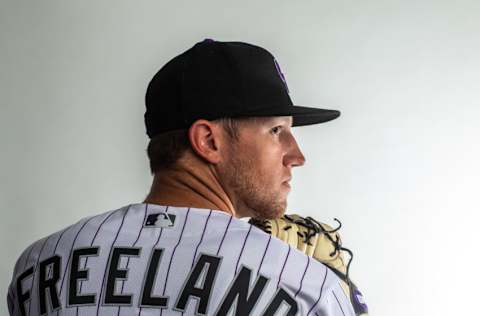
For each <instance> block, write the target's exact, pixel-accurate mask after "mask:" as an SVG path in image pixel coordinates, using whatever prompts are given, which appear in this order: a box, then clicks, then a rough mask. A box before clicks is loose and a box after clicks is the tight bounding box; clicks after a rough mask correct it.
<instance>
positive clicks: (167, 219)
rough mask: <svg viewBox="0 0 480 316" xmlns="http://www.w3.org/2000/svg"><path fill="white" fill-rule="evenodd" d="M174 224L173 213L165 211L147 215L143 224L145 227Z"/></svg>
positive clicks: (165, 226)
mask: <svg viewBox="0 0 480 316" xmlns="http://www.w3.org/2000/svg"><path fill="white" fill-rule="evenodd" d="M174 224H175V215H173V214H167V213H155V214H150V215H148V216H147V219H146V220H145V223H144V224H143V226H145V227H160V228H168V227H173V225H174Z"/></svg>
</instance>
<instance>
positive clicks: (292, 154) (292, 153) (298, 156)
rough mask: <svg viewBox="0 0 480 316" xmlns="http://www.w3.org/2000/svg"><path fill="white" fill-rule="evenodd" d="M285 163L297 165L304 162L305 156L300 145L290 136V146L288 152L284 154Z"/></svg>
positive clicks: (292, 165) (301, 164)
mask: <svg viewBox="0 0 480 316" xmlns="http://www.w3.org/2000/svg"><path fill="white" fill-rule="evenodd" d="M284 159H285V161H284V163H285V165H286V166H291V167H299V166H303V165H304V164H305V156H304V155H303V153H302V151H301V150H300V147H299V146H298V144H297V141H296V140H295V138H294V137H293V136H292V137H291V142H290V148H289V151H288V153H287V154H286V155H285V158H284Z"/></svg>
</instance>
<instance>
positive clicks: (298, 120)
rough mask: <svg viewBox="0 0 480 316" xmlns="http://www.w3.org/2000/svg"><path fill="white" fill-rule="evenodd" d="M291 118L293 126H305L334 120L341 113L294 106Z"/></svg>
mask: <svg viewBox="0 0 480 316" xmlns="http://www.w3.org/2000/svg"><path fill="white" fill-rule="evenodd" d="M291 116H292V117H293V123H292V126H304V125H312V124H319V123H325V122H328V121H331V120H334V119H336V118H337V117H339V116H340V111H337V110H327V109H317V108H311V107H306V106H297V105H294V106H292V109H291Z"/></svg>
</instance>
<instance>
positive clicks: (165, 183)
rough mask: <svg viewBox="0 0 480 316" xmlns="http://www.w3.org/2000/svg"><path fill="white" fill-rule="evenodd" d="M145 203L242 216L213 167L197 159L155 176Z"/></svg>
mask: <svg viewBox="0 0 480 316" xmlns="http://www.w3.org/2000/svg"><path fill="white" fill-rule="evenodd" d="M144 203H151V204H159V205H170V206H179V207H195V208H205V209H214V210H220V211H224V212H226V213H229V214H231V215H233V216H235V217H238V215H239V214H237V212H236V210H235V207H234V206H233V204H232V202H231V200H230V198H229V197H228V195H227V194H226V192H225V191H224V190H223V188H222V186H221V185H220V182H219V180H218V177H217V176H216V175H215V171H214V170H213V168H211V167H209V166H207V165H205V164H201V162H199V161H197V160H196V159H190V160H188V163H185V162H184V163H179V164H178V165H177V166H176V167H175V168H170V169H168V170H164V171H161V172H158V173H157V174H155V177H154V179H153V183H152V187H151V189H150V193H149V194H148V196H147V197H146V198H145V201H144Z"/></svg>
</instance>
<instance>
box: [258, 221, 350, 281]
mask: <svg viewBox="0 0 480 316" xmlns="http://www.w3.org/2000/svg"><path fill="white" fill-rule="evenodd" d="M284 217H285V218H286V219H287V220H289V221H291V222H292V223H294V224H297V225H300V226H303V227H305V228H306V229H307V231H306V232H305V233H300V232H297V235H298V236H299V237H301V238H304V241H305V243H307V244H308V245H310V246H312V244H311V242H310V241H311V239H312V237H314V236H315V235H317V234H325V236H326V237H327V238H328V240H330V242H331V243H332V244H333V247H334V249H333V251H332V252H331V253H330V254H329V256H330V257H333V256H335V254H336V253H337V252H340V251H341V250H343V251H346V252H348V254H349V255H350V259H349V260H348V263H347V273H346V279H347V280H348V282H347V283H350V278H349V271H350V264H351V263H352V260H353V252H352V251H351V250H350V249H348V248H345V247H343V246H342V245H341V243H340V239H339V238H338V235H335V236H336V239H335V240H334V239H333V238H332V236H331V235H330V234H331V233H335V232H336V231H338V230H339V229H340V228H341V227H342V223H341V222H340V221H339V220H338V219H337V218H334V220H335V221H336V222H338V227H337V228H335V229H332V230H327V229H325V228H323V226H322V225H321V224H320V223H319V222H318V221H316V220H315V219H314V218H312V217H310V216H307V217H305V218H302V219H297V220H296V219H294V218H292V217H290V216H288V215H284ZM264 226H269V225H268V223H267V224H264ZM291 227H292V226H290V225H287V226H285V227H284V228H283V229H284V230H289V229H290V228H291ZM270 228H271V227H270Z"/></svg>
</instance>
